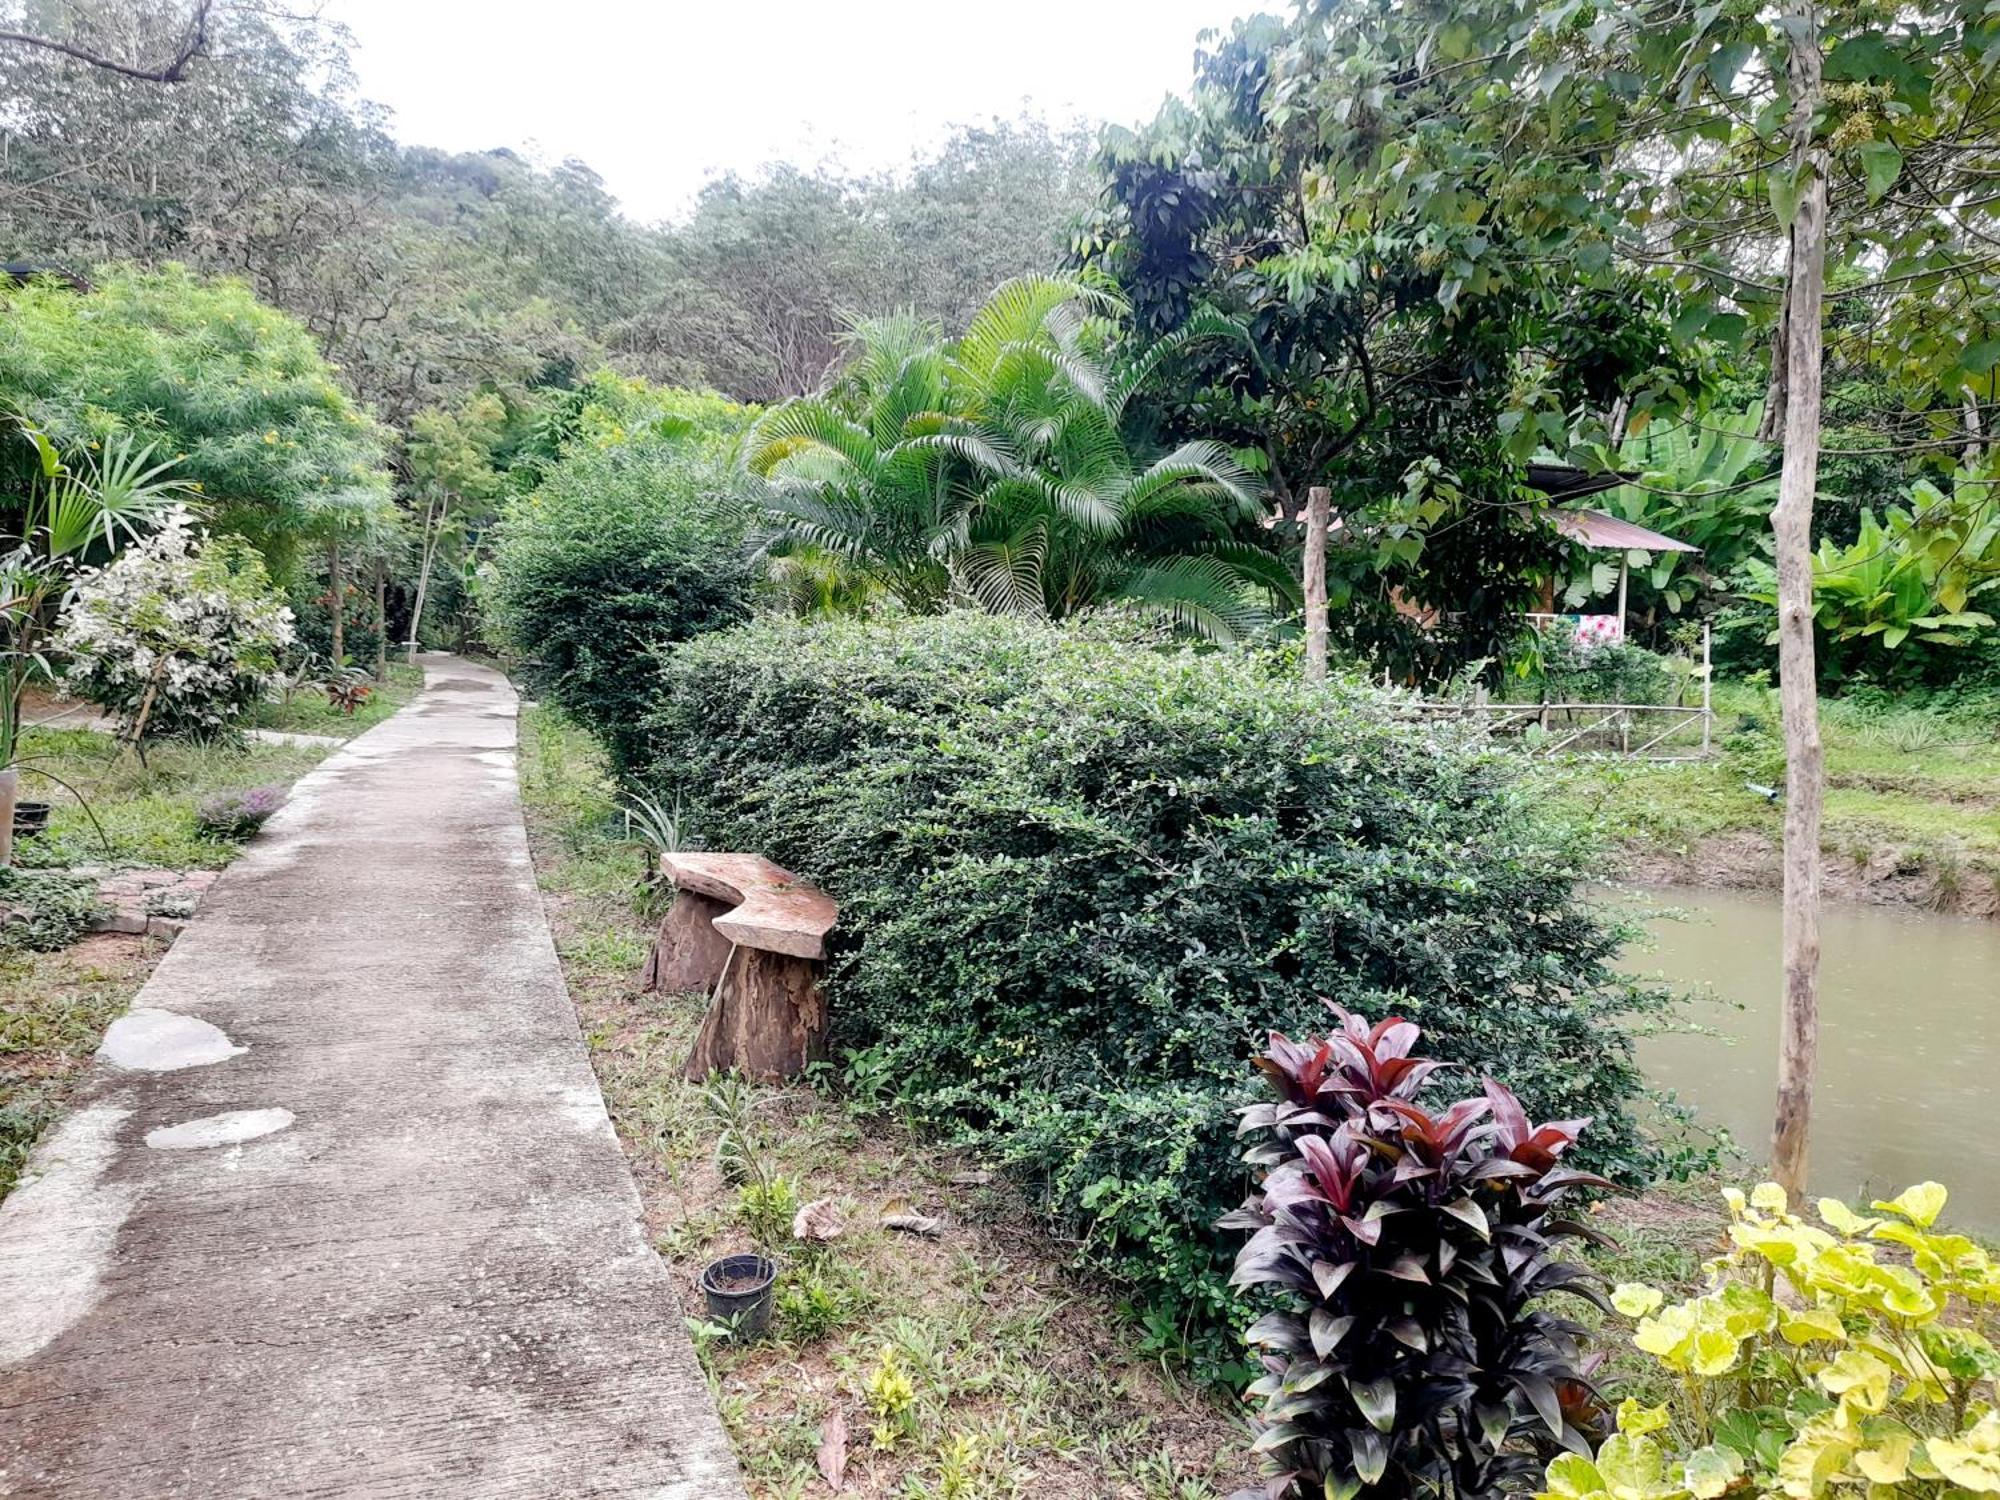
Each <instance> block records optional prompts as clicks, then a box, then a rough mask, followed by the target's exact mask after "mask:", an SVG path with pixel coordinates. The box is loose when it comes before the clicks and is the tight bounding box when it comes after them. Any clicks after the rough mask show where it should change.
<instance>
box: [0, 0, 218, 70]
mask: <svg viewBox="0 0 2000 1500" xmlns="http://www.w3.org/2000/svg"><path fill="white" fill-rule="evenodd" d="M123 9H124V7H121V6H116V5H112V6H105V7H86V6H79V5H69V6H66V7H63V10H64V11H65V12H66V14H62V15H60V16H59V17H58V18H57V19H58V24H59V26H60V28H61V29H50V30H46V31H39V32H38V31H26V30H19V29H15V28H13V27H11V26H0V46H7V47H19V48H23V49H26V50H28V51H38V52H47V53H53V54H55V55H56V56H58V57H63V58H67V59H69V60H70V61H72V62H79V63H82V64H83V65H84V66H85V67H88V68H94V69H96V70H98V71H99V72H103V73H110V74H113V75H114V76H116V77H119V78H129V79H133V80H135V81H137V82H140V83H179V82H180V81H181V80H182V79H183V78H185V77H187V73H188V68H189V67H190V66H191V65H192V64H193V63H194V61H195V59H196V58H198V57H201V56H202V55H203V54H204V53H206V52H207V51H208V46H209V40H210V36H209V20H210V17H211V15H212V14H213V12H214V10H215V0H192V3H191V4H189V5H188V6H186V7H185V9H177V10H175V11H170V12H168V13H167V14H166V15H164V16H160V15H150V14H148V13H147V12H146V11H144V10H141V11H139V12H137V13H136V14H132V13H127V14H123V15H120V14H117V12H119V11H121V10H123ZM104 11H110V12H112V13H113V14H112V15H110V16H107V15H105V14H103V12H104ZM134 21H136V22H139V23H140V24H138V25H128V26H123V27H121V26H119V25H118V23H119V22H127V23H130V22H134ZM146 22H152V23H153V24H151V25H147V24H144V23H146Z"/></svg>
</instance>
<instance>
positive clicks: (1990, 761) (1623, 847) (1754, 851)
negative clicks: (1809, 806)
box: [1536, 684, 2000, 910]
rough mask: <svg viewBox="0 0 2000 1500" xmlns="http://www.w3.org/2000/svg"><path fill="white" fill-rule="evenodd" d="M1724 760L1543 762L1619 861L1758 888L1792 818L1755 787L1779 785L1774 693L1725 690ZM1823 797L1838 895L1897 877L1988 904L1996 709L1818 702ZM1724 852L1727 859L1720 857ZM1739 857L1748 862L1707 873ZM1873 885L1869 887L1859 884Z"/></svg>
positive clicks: (1949, 896) (1571, 807)
mask: <svg viewBox="0 0 2000 1500" xmlns="http://www.w3.org/2000/svg"><path fill="white" fill-rule="evenodd" d="M1715 706H1716V745H1717V747H1718V748H1719V751H1720V753H1719V754H1718V755H1717V756H1716V758H1715V759H1713V760H1710V761H1707V762H1701V763H1694V764H1646V763H1642V762H1622V761H1615V760H1590V759H1581V758H1579V759H1575V760H1569V761H1563V762H1550V763H1548V764H1546V765H1545V766H1542V767H1540V768H1538V769H1537V771H1536V775H1537V776H1538V777H1540V778H1542V779H1543V784H1544V785H1545V787H1546V788H1547V790H1548V792H1549V804H1550V806H1551V808H1552V810H1553V811H1554V812H1555V814H1556V815H1557V816H1558V817H1561V818H1563V819H1565V820H1567V821H1569V822H1571V823H1572V824H1574V825H1576V826H1579V827H1581V828H1583V829H1584V830H1585V831H1586V832H1588V834H1589V835H1590V836H1591V837H1592V838H1593V839H1594V840H1595V841H1597V842H1598V843H1600V844H1602V845H1603V846H1604V847H1605V848H1606V850H1607V852H1608V855H1609V858H1610V862H1611V863H1612V864H1613V865H1614V866H1616V865H1618V864H1620V863H1621V862H1627V861H1634V860H1636V861H1638V862H1639V863H1640V865H1641V867H1642V868H1643V869H1646V870H1648V871H1650V872H1652V873H1656V874H1657V873H1666V874H1671V873H1672V867H1673V864H1674V862H1675V861H1685V862H1687V864H1688V866H1689V867H1690V869H1691V871H1692V872H1693V873H1696V874H1698V875H1700V876H1702V877H1703V878H1711V879H1718V880H1729V879H1730V877H1731V876H1732V875H1733V874H1741V875H1742V876H1743V877H1744V878H1743V879H1741V880H1734V881H1731V883H1742V884H1756V883H1760V882H1759V881H1758V880H1757V879H1755V878H1753V877H1754V876H1755V875H1756V874H1757V873H1759V871H1762V870H1765V869H1768V870H1775V864H1774V863H1772V862H1770V861H1768V860H1765V859H1763V858H1762V857H1761V854H1760V851H1768V850H1769V849H1771V848H1774V847H1775V846H1776V843H1777V840H1778V837H1779V832H1780V824H1781V821H1782V817H1783V812H1782V809H1781V807H1779V806H1778V805H1775V804H1774V803H1773V802H1771V801H1770V800H1769V799H1767V798H1766V797H1765V796H1763V795H1762V794H1761V793H1759V792H1757V791H1755V790H1753V785H1755V786H1765V787H1775V786H1782V784H1783V780H1784V761H1783V756H1782V752H1781V751H1780V750H1779V749H1778V743H1777V738H1776V736H1777V733H1778V723H1779V716H1778V706H1777V695H1776V693H1775V692H1774V691H1773V690H1771V689H1768V688H1760V687H1752V686H1747V685H1744V684H1730V685H1718V687H1717V689H1716V695H1715ZM1821 726H1822V727H1821V733H1822V738H1823V740H1824V742H1825V748H1826V765H1827V788H1828V789H1827V801H1826V816H1825V822H1824V833H1823V839H1822V842H1823V845H1824V847H1825V849H1826V851H1827V853H1828V854H1829V856H1831V858H1832V864H1833V871H1832V873H1833V875H1834V876H1835V877H1836V880H1835V886H1834V889H1835V890H1836V891H1839V890H1840V889H1841V886H1842V883H1843V882H1845V883H1847V884H1852V885H1856V886H1857V887H1858V886H1865V885H1866V884H1868V883H1870V882H1882V881H1884V880H1889V879H1892V878H1899V879H1900V880H1901V883H1902V885H1904V886H1906V887H1907V888H1908V889H1909V891H1910V893H1911V894H1912V895H1913V896H1915V897H1916V898H1918V899H1926V900H1929V901H1930V902H1931V904H1934V905H1938V906H1941V907H1955V906H1963V907H1966V908H1967V909H1974V910H1976V909H1980V904H1981V903H1983V902H1989V901H1990V900H1991V893H1992V887H1993V882H1994V880H1995V879H1996V878H1997V877H2000V703H1996V704H1995V705H1994V706H1993V707H1992V708H1990V709H1988V710H1986V711H1984V712H1981V711H1978V710H1971V709H1967V710H1960V711H1957V712H1951V713H1942V712H1935V711H1929V710H1920V709H1884V708H1880V707H1873V706H1869V705H1864V704H1860V703H1856V702H1854V701H1853V700H1849V699H1828V700H1826V701H1825V702H1824V703H1823V704H1822V705H1821ZM1718 851H1720V853H1718ZM1732 852H1733V855H1734V857H1735V858H1736V859H1737V861H1738V862H1739V863H1742V864H1744V865H1745V866H1746V867H1747V866H1749V865H1753V864H1754V865H1757V866H1758V867H1759V871H1752V870H1750V869H1748V868H1745V869H1744V870H1742V871H1731V870H1729V869H1726V868H1719V869H1718V868H1704V864H1705V862H1706V864H1708V865H1713V864H1714V863H1715V861H1716V860H1717V859H1718V858H1724V859H1726V858H1727V857H1728V856H1729V855H1730V854H1731V853H1732ZM1862 893H1865V892H1862Z"/></svg>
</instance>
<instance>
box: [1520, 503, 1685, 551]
mask: <svg viewBox="0 0 2000 1500" xmlns="http://www.w3.org/2000/svg"><path fill="white" fill-rule="evenodd" d="M1549 524H1550V525H1552V526H1554V527H1555V529H1556V530H1557V531H1560V532H1561V533H1562V534H1563V535H1564V536H1566V537H1568V538H1569V539H1570V540H1571V541H1573V542H1580V543H1582V544H1583V545H1584V546H1586V547H1589V548H1591V549H1592V550H1593V551H1597V552H1699V551H1701V548H1699V547H1697V546H1695V545H1694V544H1693V543H1691V542H1680V541H1675V540H1674V538H1672V537H1670V536H1664V535H1662V534H1661V533H1660V532H1657V531H1648V530H1647V529H1646V528H1645V527H1644V526H1639V525H1635V524H1634V523H1632V522H1631V521H1623V520H1620V519H1619V518H1618V517H1617V516H1613V515H1607V514H1606V513H1605V512H1603V511H1601V510H1552V511H1550V512H1549Z"/></svg>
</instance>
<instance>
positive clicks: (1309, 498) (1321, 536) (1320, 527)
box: [1305, 484, 1333, 682]
mask: <svg viewBox="0 0 2000 1500" xmlns="http://www.w3.org/2000/svg"><path fill="white" fill-rule="evenodd" d="M1332 512H1333V492H1332V491H1331V490H1329V489H1328V488H1327V487H1326V486H1325V485H1321V484H1316V485H1314V486H1312V488H1310V489H1309V490H1307V491H1306V560H1305V587H1306V681H1307V682H1325V681H1326V635H1327V619H1326V533H1327V529H1328V527H1329V526H1330V525H1331V524H1332Z"/></svg>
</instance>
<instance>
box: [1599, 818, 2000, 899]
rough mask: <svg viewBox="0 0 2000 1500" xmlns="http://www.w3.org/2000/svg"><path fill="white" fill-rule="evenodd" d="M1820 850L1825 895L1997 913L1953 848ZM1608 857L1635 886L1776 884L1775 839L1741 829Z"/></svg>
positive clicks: (1982, 881)
mask: <svg viewBox="0 0 2000 1500" xmlns="http://www.w3.org/2000/svg"><path fill="white" fill-rule="evenodd" d="M1824 853H1825V858H1826V863H1825V873H1824V875H1823V877H1822V884H1823V889H1824V891H1825V895H1826V899H1827V900H1829V901H1855V902H1864V903H1867V904H1869V905H1873V906H1909V907H1916V908H1919V909H1921V910H1924V911H1934V912H1945V913H1950V914H1952V915H1955V916H1967V917H1987V918H2000V882H1996V880H1995V877H1994V876H1993V874H1992V873H1991V872H1989V871H1987V870H1984V869H1980V868H1977V867H1975V866H1973V865H1972V864H1971V863H1970V862H1969V861H1967V860H1965V859H1963V858H1961V857H1959V856H1957V855H1955V854H1951V853H1948V852H1941V851H1938V850H1932V849H1924V848H1918V847H1914V846H1909V845H1900V844H1882V845H1877V846H1875V847H1872V848H1868V849H1866V850H1860V849H1855V850H1849V849H1838V848H1828V849H1826V850H1825V851H1824ZM1615 863H1616V865H1617V870H1618V875H1619V877H1620V878H1621V879H1624V880H1630V881H1633V882H1635V883H1637V884H1640V885H1662V886H1705V887H1709V888H1711V889H1721V890H1749V891H1762V890H1770V891H1775V890H1777V889H1778V888H1779V886H1780V885H1781V884H1782V874H1781V869H1780V864H1779V859H1778V846H1777V843H1776V842H1775V841H1774V840H1772V839H1770V838H1768V837H1766V836H1765V835H1764V834H1761V833H1755V832H1751V831H1749V830H1747V829H1737V830H1733V831H1731V832H1728V833H1719V834H1715V835H1713V836H1711V837H1709V838H1706V839H1702V840H1701V841H1699V842H1698V843H1696V844H1694V845H1692V846H1691V847H1689V848H1688V849H1686V850H1664V849H1656V848H1640V847H1634V848H1629V849H1627V850H1625V851H1623V852H1622V853H1621V854H1620V855H1619V856H1618V857H1617V858H1616V860H1615Z"/></svg>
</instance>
